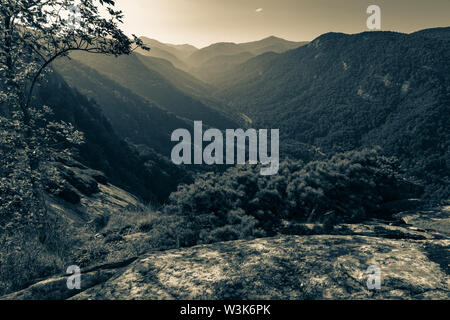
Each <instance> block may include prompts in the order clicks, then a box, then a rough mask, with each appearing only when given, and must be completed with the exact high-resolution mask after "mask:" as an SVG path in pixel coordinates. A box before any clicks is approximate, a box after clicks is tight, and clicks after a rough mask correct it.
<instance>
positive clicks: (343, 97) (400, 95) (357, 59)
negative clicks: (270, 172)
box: [217, 30, 450, 197]
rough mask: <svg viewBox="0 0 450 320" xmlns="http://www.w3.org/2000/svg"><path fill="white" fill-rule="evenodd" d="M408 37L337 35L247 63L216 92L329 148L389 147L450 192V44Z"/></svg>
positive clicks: (441, 191)
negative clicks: (449, 187) (449, 174)
mask: <svg viewBox="0 0 450 320" xmlns="http://www.w3.org/2000/svg"><path fill="white" fill-rule="evenodd" d="M436 32H438V34H439V35H440V36H439V38H442V37H441V36H442V34H443V33H444V32H445V30H437V31H436V30H434V31H433V30H431V31H423V32H421V33H417V34H412V35H407V34H400V33H393V32H366V33H361V34H357V35H346V34H339V33H328V34H325V35H323V36H320V37H319V38H317V39H316V40H314V41H313V42H311V43H310V44H309V45H307V46H304V47H300V48H298V49H296V50H292V51H288V52H286V53H283V54H275V53H268V54H264V55H261V56H258V57H256V58H253V59H251V60H250V61H248V62H246V63H244V64H242V65H239V66H238V67H236V68H234V69H232V70H230V71H229V73H228V75H227V77H225V78H223V79H222V81H221V85H220V87H221V89H220V90H219V91H218V92H217V96H218V97H220V98H222V99H223V100H225V101H228V103H229V106H230V108H233V109H234V110H237V111H238V112H243V113H245V114H247V115H248V116H249V117H250V118H251V119H252V120H253V121H254V125H255V126H256V127H270V128H280V134H281V136H282V138H281V142H280V143H281V144H283V141H284V140H285V139H294V140H296V141H298V142H303V143H307V144H311V145H316V146H318V147H320V148H321V150H322V151H324V152H336V151H343V150H352V149H355V148H360V147H364V146H375V145H379V146H381V147H382V148H383V149H384V151H385V152H386V153H387V154H388V155H395V156H397V157H398V158H399V159H400V160H401V161H402V164H403V166H404V169H405V170H407V171H408V172H409V173H410V174H412V175H414V176H415V177H418V178H420V179H422V180H423V181H426V184H428V185H429V186H431V187H430V188H431V189H432V190H433V191H432V193H436V194H438V195H439V196H438V197H440V196H444V197H446V196H448V195H449V194H448V192H449V190H448V185H449V178H448V173H449V172H450V170H449V168H450V145H449V143H450V120H449V117H448V115H449V114H450V76H449V75H450V64H449V63H448V61H450V43H449V42H446V41H442V40H439V39H436V37H430V34H435V33H436Z"/></svg>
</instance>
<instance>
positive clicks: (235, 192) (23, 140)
mask: <svg viewBox="0 0 450 320" xmlns="http://www.w3.org/2000/svg"><path fill="white" fill-rule="evenodd" d="M258 10H259V9H258ZM258 10H257V11H255V14H261V13H262V12H263V9H262V8H261V9H260V11H258ZM86 12H88V13H89V12H90V14H94V13H92V12H91V11H90V10H85V14H86ZM110 13H111V12H110ZM1 14H3V13H2V11H1V10H0V15H1ZM112 14H113V15H114V11H113V12H112ZM117 14H118V13H117ZM94 16H95V14H94ZM91 18H92V17H91ZM97 18H98V17H97ZM99 19H100V18H99ZM1 21H3V20H0V24H1V23H3V22H1ZM89 21H91V22H92V21H96V23H98V24H99V25H98V28H100V31H99V30H97V31H98V33H95V32H94V36H93V37H92V38H89V37H88V36H87V35H85V34H83V33H82V31H81V29H76V28H75V29H74V28H69V30H68V31H67V29H66V26H65V25H64V24H62V27H61V28H63V30H66V32H68V35H70V37H72V38H73V40H70V39H72V38H70V37H68V39H69V40H67V39H65V40H66V41H67V43H65V45H68V43H69V44H71V45H73V43H75V44H80V43H83V41H86V47H82V48H80V47H78V48H76V49H75V50H69V49H66V47H64V46H63V48H64V50H65V51H64V50H63V53H64V54H61V57H58V59H56V58H55V59H54V60H55V61H53V60H52V61H53V63H52V64H51V68H49V69H48V70H46V72H44V73H43V74H42V76H41V77H36V78H35V79H37V80H39V81H37V82H36V83H37V84H36V87H35V90H34V91H33V90H31V91H30V96H29V99H28V103H26V104H24V103H23V101H27V99H23V97H24V96H23V94H22V93H21V94H22V95H21V94H19V93H20V92H21V90H22V91H24V92H27V90H26V89H28V88H29V82H27V81H28V80H27V79H28V78H27V77H28V76H29V75H28V73H31V71H29V70H33V68H34V67H35V65H36V64H37V62H36V61H38V60H39V58H42V57H43V56H42V54H41V56H39V55H37V56H36V54H35V52H36V51H38V52H39V49H41V47H42V46H43V47H45V45H47V46H48V48H46V50H47V51H46V52H45V53H47V54H48V53H49V52H52V50H50V49H52V46H56V47H57V48H58V47H59V44H58V43H57V42H56V41H55V40H54V37H55V35H54V34H53V33H50V31H52V30H50V29H45V30H46V31H45V32H47V33H45V32H44V31H36V29H33V28H31V27H30V28H29V30H27V29H26V28H25V27H24V28H22V27H21V28H22V29H21V30H20V32H24V33H26V34H27V35H28V37H25V36H23V37H22V35H21V37H18V36H17V37H15V38H14V37H4V36H3V34H2V35H0V40H1V41H2V42H1V43H0V45H1V46H0V54H1V55H2V56H1V57H7V58H8V59H6V58H5V59H3V60H1V59H0V63H2V64H0V73H1V75H2V83H0V98H1V99H2V100H0V107H1V109H0V125H1V130H0V156H1V157H0V159H1V160H0V161H1V166H0V174H1V176H0V179H1V180H0V181H1V184H0V192H1V197H0V209H1V210H2V211H1V212H0V213H1V214H0V227H1V229H0V244H1V247H2V249H1V250H0V299H6V300H8V299H17V300H21V299H23V300H34V299H38V300H39V299H55V300H59V299H74V300H78V299H79V300H84V299H155V300H159V299H168V300H171V299H194V300H204V299H238V300H239V299H277V300H279V299H342V300H347V299H448V298H449V297H450V291H449V289H448V288H449V284H450V282H449V281H450V280H449V268H448V265H449V261H448V256H449V255H448V252H449V244H450V243H449V239H450V238H449V236H450V226H449V222H450V208H449V202H448V201H449V199H450V174H449V173H450V118H449V115H450V64H449V62H450V28H448V27H445V28H432V29H425V30H421V31H418V32H413V33H400V32H390V31H389V32H388V31H374V32H362V33H355V34H345V33H336V32H329V33H325V34H322V35H320V36H318V37H317V38H315V39H314V40H312V41H300V42H294V41H288V40H285V39H282V38H279V37H276V36H270V37H266V38H263V39H262V40H257V41H252V42H243V43H240V42H236V43H235V42H218V43H213V44H211V45H208V46H205V47H203V48H197V47H195V46H193V45H190V44H181V45H180V44H177V45H175V44H169V43H163V42H161V41H158V40H156V39H152V38H149V37H145V36H142V37H134V36H133V38H130V39H128V36H126V35H125V34H122V33H121V31H120V30H116V29H115V28H116V25H114V24H109V23H108V22H105V21H103V20H95V19H91V20H89ZM99 21H100V22H99ZM102 21H103V22H102ZM32 23H37V24H39V23H38V22H32ZM33 26H34V24H33ZM2 27H3V28H5V30H6V29H7V28H6V26H3V25H2ZM41 27H42V28H44V27H46V28H50V27H49V26H47V25H45V24H43V25H41ZM102 28H107V30H109V32H110V33H108V32H107V31H105V30H104V29H102ZM108 28H110V29H108ZM19 29H20V28H19ZM30 30H31V31H30ZM39 30H40V29H39ZM49 30H50V31H49ZM91 31H92V30H91ZM112 31H114V32H112ZM11 32H12V33H14V32H17V31H11ZM27 32H28V33H27ZM41 32H42V34H44V35H45V34H47V38H45V37H44V38H45V39H46V40H47V42H46V41H43V40H42V39H41V38H39V36H41ZM98 35H102V36H98ZM103 35H105V36H103ZM33 37H37V38H39V40H36V41H34V42H30V43H28V45H29V46H28V47H27V46H23V47H24V48H26V49H21V48H22V43H21V42H20V41H27V40H28V39H29V38H32V39H35V38H33ZM11 39H13V40H15V41H16V42H17V43H19V44H16V46H15V47H11V41H13V40H11ZM71 41H72V42H71ZM96 41H99V43H100V46H99V48H96V49H97V50H99V51H100V52H96V53H101V54H92V51H95V50H94V48H95V46H94V45H95V43H96ZM134 46H135V47H134ZM147 46H148V47H149V48H150V50H147V49H148V48H146V47H147ZM4 48H6V49H8V50H5V49H4ZM49 48H50V49H49ZM14 50H16V51H15V54H17V56H19V57H22V58H21V60H20V59H18V61H19V62H20V63H18V65H19V66H20V68H18V69H17V70H18V71H17V70H16V71H17V73H18V75H17V76H15V77H13V76H11V75H12V71H11V70H15V69H14V68H13V65H12V63H10V62H11V61H12V60H11V59H12V57H13V56H11V51H14ZM1 57H0V58H1ZM2 61H5V62H4V63H3V62H2ZM6 62H8V63H6ZM3 65H5V66H6V67H4V66H3ZM5 70H8V72H9V73H10V74H7V73H5ZM17 79H19V80H20V81H21V82H18V81H19V80H17ZM3 80H4V81H3ZM16 82H17V83H16ZM4 97H6V98H4ZM44 111H45V112H44ZM239 128H242V129H239ZM261 128H264V129H261ZM269 131H270V136H271V138H270V139H269V136H268V135H269ZM269 140H270V141H269ZM236 141H237V142H236ZM235 142H236V145H237V150H235ZM247 142H248V146H247ZM258 148H259V149H260V150H259V153H258V152H257V149H258ZM247 160H248V161H247ZM194 164H195V165H194ZM35 208H37V209H36V210H34V209H35ZM35 219H36V220H35ZM30 230H32V231H33V232H31V231H30ZM67 266H77V267H79V268H80V269H81V276H82V282H81V283H82V286H81V289H75V290H71V289H69V288H67V286H66V282H67V279H68V277H69V276H70V275H69V274H67V273H69V272H68V271H67ZM368 266H376V267H377V268H378V267H379V268H380V269H381V270H382V273H383V277H382V279H383V283H382V287H381V289H380V290H378V291H373V290H372V289H370V288H368V287H367V286H366V278H367V274H366V273H367V267H368Z"/></svg>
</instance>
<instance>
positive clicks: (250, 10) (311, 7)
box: [116, 0, 450, 47]
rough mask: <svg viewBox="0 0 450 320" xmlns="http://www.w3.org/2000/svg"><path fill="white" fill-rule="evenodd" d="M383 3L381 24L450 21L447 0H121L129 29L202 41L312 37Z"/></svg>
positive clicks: (356, 20)
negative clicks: (269, 37) (372, 6)
mask: <svg viewBox="0 0 450 320" xmlns="http://www.w3.org/2000/svg"><path fill="white" fill-rule="evenodd" d="M371 4H376V5H379V6H380V7H381V9H382V29H383V30H392V31H400V32H412V31H416V30H418V29H424V28H430V27H437V26H446V25H448V24H449V21H450V1H449V0H433V1H432V2H431V3H430V1H424V0H395V1H392V0H389V1H388V0H385V1H367V0H340V1H336V0H276V1H275V0H227V1H223V0H118V1H116V6H117V8H119V9H121V10H123V12H124V14H125V25H124V26H123V29H124V30H125V31H126V32H127V33H130V34H131V33H135V34H137V35H140V36H147V37H150V38H154V39H157V40H160V41H163V42H168V43H174V44H184V43H190V44H193V45H195V46H197V47H204V46H207V45H209V44H211V43H216V42H246V41H252V40H259V39H262V38H265V37H268V36H271V35H274V36H278V37H282V38H285V39H288V40H294V41H305V40H306V41H308V40H312V39H314V38H315V37H317V36H319V35H320V34H323V33H326V32H329V31H335V32H345V33H357V32H362V31H365V30H367V29H366V19H367V14H366V9H367V7H368V6H369V5H371Z"/></svg>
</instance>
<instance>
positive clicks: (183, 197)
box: [163, 150, 405, 245]
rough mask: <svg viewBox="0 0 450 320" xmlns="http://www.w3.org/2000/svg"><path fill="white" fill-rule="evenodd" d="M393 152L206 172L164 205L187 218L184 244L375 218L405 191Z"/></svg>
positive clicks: (180, 231)
mask: <svg viewBox="0 0 450 320" xmlns="http://www.w3.org/2000/svg"><path fill="white" fill-rule="evenodd" d="M397 170H398V166H397V165H396V162H395V160H394V159H391V158H386V157H383V156H381V155H379V152H378V151H377V150H363V151H351V152H346V153H341V154H336V155H335V156H333V157H332V158H330V159H328V160H322V161H313V162H310V163H308V164H304V163H303V162H301V161H291V160H286V161H284V162H283V163H281V164H280V170H279V174H278V175H276V176H261V175H260V174H259V168H257V167H255V166H253V167H248V166H241V167H233V168H230V169H228V170H227V171H226V172H224V173H223V174H222V175H217V174H212V173H209V174H204V175H201V176H200V177H199V178H198V179H197V180H196V181H195V183H193V184H191V185H183V186H181V187H179V190H178V191H177V192H175V193H173V194H172V195H171V196H170V199H169V202H168V204H167V205H166V206H165V207H164V209H163V212H164V213H165V214H166V215H169V216H170V215H172V216H176V217H182V222H180V223H181V226H180V227H179V228H174V230H176V236H177V237H178V239H177V241H179V243H180V245H193V244H196V243H210V242H215V241H224V240H235V239H246V238H251V237H258V236H266V235H274V234H276V233H277V232H278V230H279V229H280V226H281V224H282V222H283V220H299V221H323V220H324V219H327V217H329V216H330V215H332V216H333V217H334V218H335V219H337V221H357V220H362V219H367V218H370V217H375V216H376V214H377V210H378V209H379V208H380V206H381V205H382V204H383V203H385V202H387V201H391V200H396V199H401V198H402V197H405V193H404V191H403V190H402V188H401V185H402V182H403V180H402V179H401V178H400V176H399V174H398V172H397Z"/></svg>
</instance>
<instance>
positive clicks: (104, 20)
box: [0, 0, 149, 216]
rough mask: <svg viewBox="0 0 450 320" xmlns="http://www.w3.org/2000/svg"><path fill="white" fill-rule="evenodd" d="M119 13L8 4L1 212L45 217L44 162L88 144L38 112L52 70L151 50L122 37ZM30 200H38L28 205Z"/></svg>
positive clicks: (2, 15)
mask: <svg viewBox="0 0 450 320" xmlns="http://www.w3.org/2000/svg"><path fill="white" fill-rule="evenodd" d="M114 7H115V3H114V1H112V0H78V1H77V0H0V81H1V82H0V107H1V108H0V125H1V127H0V129H1V131H0V155H1V156H2V163H1V165H2V168H1V170H0V173H1V175H2V176H1V179H2V186H3V188H2V190H1V192H2V194H1V198H0V199H1V201H0V205H1V209H5V208H7V209H8V208H9V209H8V210H9V211H11V210H13V211H14V210H18V209H17V208H18V207H17V205H18V203H22V209H21V210H22V211H23V210H25V211H28V213H29V215H30V216H36V215H37V212H38V211H40V210H45V204H44V202H43V196H42V194H41V192H42V186H41V185H40V182H41V170H42V168H41V166H40V164H41V162H42V161H43V160H45V159H46V158H48V156H51V155H53V153H54V152H55V150H56V149H55V148H54V146H55V145H59V146H61V145H64V144H65V143H67V144H69V145H70V144H76V143H80V142H81V141H82V136H81V134H80V133H79V132H77V131H76V130H75V129H74V128H73V127H72V126H71V125H70V124H67V123H55V122H51V121H48V119H46V115H47V114H48V113H49V112H50V110H48V108H46V107H45V106H39V107H38V106H33V105H32V103H33V92H34V89H35V87H36V84H37V83H38V82H39V81H40V80H41V79H42V78H43V76H44V75H45V73H46V71H47V70H48V67H49V66H50V65H51V63H52V62H53V61H55V60H56V59H58V58H61V57H67V56H68V55H69V53H70V52H72V51H84V52H88V53H97V54H107V55H114V56H119V55H123V54H130V53H132V52H133V51H134V50H135V49H136V48H138V47H141V48H143V49H145V50H149V49H148V48H147V47H145V46H144V45H143V43H142V41H141V40H140V39H138V38H137V37H136V36H134V35H133V38H132V39H130V38H128V37H127V36H126V35H125V34H124V33H123V32H122V31H121V30H120V28H119V25H120V24H121V23H122V18H123V15H122V12H121V11H117V10H115V9H114ZM62 151H63V152H65V151H68V150H67V149H63V150H62ZM19 182H20V183H19ZM8 184H9V186H10V188H9V189H8V187H7V185H8ZM27 188H31V192H24V190H25V189H27ZM25 198H27V199H29V200H30V199H32V198H33V199H34V200H30V203H29V204H25V203H26V201H25ZM14 203H15V205H13V204H14ZM11 208H12V209H11ZM8 210H7V211H8ZM16 213H17V212H16Z"/></svg>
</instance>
